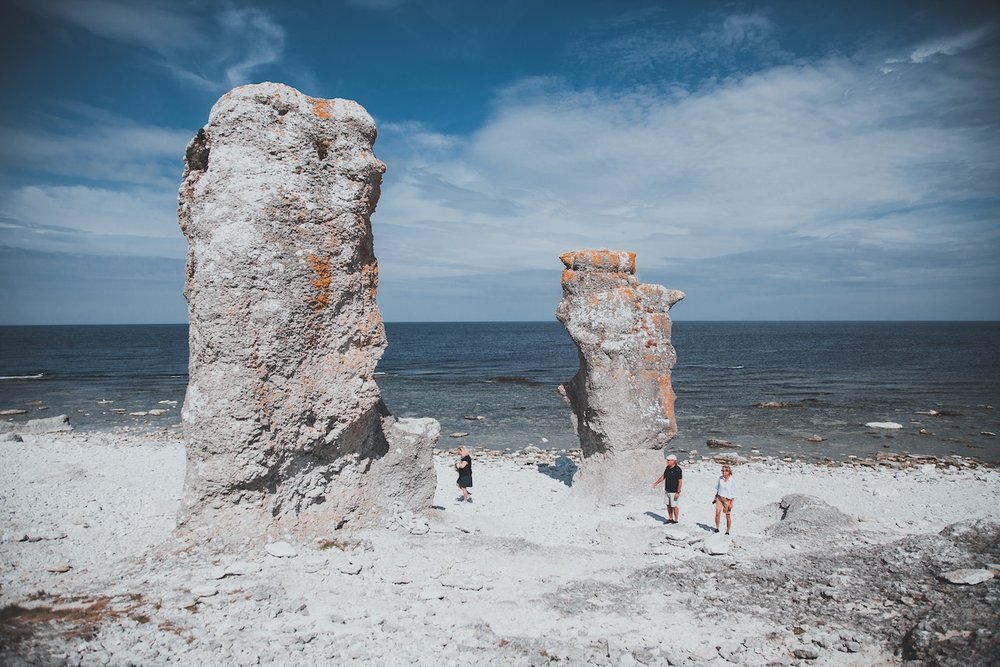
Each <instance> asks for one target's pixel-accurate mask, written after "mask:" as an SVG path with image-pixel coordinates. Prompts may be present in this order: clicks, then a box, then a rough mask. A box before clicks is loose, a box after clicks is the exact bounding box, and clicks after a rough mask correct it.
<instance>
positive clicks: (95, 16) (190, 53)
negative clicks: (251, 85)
mask: <svg viewBox="0 0 1000 667" xmlns="http://www.w3.org/2000/svg"><path fill="white" fill-rule="evenodd" d="M17 1H18V2H19V4H21V5H22V6H23V7H24V8H25V9H28V10H30V11H34V12H38V13H42V14H46V15H48V16H51V17H54V18H56V19H59V20H61V21H64V22H65V23H68V24H70V25H74V26H76V27H78V28H82V29H83V30H86V31H88V32H90V33H92V34H94V35H97V36H99V37H103V38H106V39H110V40H113V41H116V42H121V43H124V44H129V45H132V46H136V47H140V48H141V49H143V50H145V51H146V52H147V54H148V56H149V57H151V58H152V60H153V62H154V63H155V64H157V65H159V66H160V67H162V68H163V69H164V70H166V71H167V72H170V73H171V74H172V75H173V76H175V77H176V78H177V79H179V80H180V81H182V82H183V83H185V84H188V85H195V86H198V87H199V88H202V89H205V90H209V91H213V92H221V91H223V90H226V89H228V88H231V87H233V86H236V85H241V84H244V83H248V82H250V81H251V79H252V77H253V76H254V74H255V73H256V72H257V71H258V70H259V69H260V68H261V67H264V66H266V65H270V64H273V63H276V62H278V61H280V60H281V58H282V55H283V51H284V44H285V31H284V29H283V28H282V27H281V26H280V25H278V24H277V23H276V22H275V21H274V19H273V18H272V17H271V16H270V14H268V13H267V12H265V11H263V10H261V9H256V8H252V7H247V8H240V9H225V10H222V11H220V12H218V13H215V14H212V13H205V12H206V10H205V9H203V8H201V7H199V6H198V5H187V4H179V3H175V2H142V3H135V2H131V1H130V0H89V1H88V2H78V1H77V0H42V1H41V2H33V1H31V2H29V1H28V0H17Z"/></svg>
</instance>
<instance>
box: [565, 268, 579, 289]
mask: <svg viewBox="0 0 1000 667" xmlns="http://www.w3.org/2000/svg"><path fill="white" fill-rule="evenodd" d="M575 275H576V271H574V270H573V269H563V272H562V284H563V285H566V284H568V283H571V282H573V277H574V276H575Z"/></svg>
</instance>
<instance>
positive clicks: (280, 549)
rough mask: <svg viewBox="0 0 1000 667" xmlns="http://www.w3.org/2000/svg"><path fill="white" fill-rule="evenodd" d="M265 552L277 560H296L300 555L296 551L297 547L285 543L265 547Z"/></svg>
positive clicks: (273, 543) (275, 543)
mask: <svg viewBox="0 0 1000 667" xmlns="http://www.w3.org/2000/svg"><path fill="white" fill-rule="evenodd" d="M264 551H266V552H267V553H269V554H270V555H272V556H274V557H275V558H295V557H296V556H298V555H299V552H298V550H296V549H295V547H293V546H292V545H291V544H289V543H288V542H284V541H282V542H272V543H271V544H268V545H266V546H265V547H264Z"/></svg>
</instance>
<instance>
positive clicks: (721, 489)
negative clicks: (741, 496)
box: [715, 465, 736, 535]
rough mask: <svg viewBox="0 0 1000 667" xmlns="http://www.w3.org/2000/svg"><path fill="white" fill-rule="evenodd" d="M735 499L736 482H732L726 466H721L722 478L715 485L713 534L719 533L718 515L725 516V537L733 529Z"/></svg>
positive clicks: (731, 475) (731, 474)
mask: <svg viewBox="0 0 1000 667" xmlns="http://www.w3.org/2000/svg"><path fill="white" fill-rule="evenodd" d="M735 499H736V482H735V480H733V470H732V468H730V467H729V466H727V465H724V466H722V476H721V477H719V481H717V482H716V483H715V532H719V518H720V515H722V514H723V513H725V515H726V535H728V534H729V530H730V529H731V528H732V527H733V517H732V514H730V513H731V512H732V511H733V501H734V500H735Z"/></svg>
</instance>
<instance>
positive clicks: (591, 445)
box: [556, 250, 684, 457]
mask: <svg viewBox="0 0 1000 667" xmlns="http://www.w3.org/2000/svg"><path fill="white" fill-rule="evenodd" d="M560 259H561V260H562V262H563V264H565V266H566V269H565V270H564V271H563V276H562V289H563V298H562V301H560V302H559V306H558V307H557V308H556V318H557V319H558V320H559V321H560V322H562V323H563V325H564V326H565V327H566V330H567V331H568V332H569V335H570V337H571V338H572V339H573V342H575V343H576V347H577V350H578V351H579V355H580V370H579V371H578V372H577V374H576V375H575V376H574V377H573V379H572V380H571V381H570V382H568V383H567V384H565V385H563V386H562V388H561V389H562V391H563V393H564V395H565V396H566V399H567V401H568V402H569V404H570V407H571V408H572V410H573V424H574V427H575V428H576V432H577V435H579V437H580V445H581V447H582V449H583V455H584V457H591V456H594V455H595V454H613V453H615V452H621V451H626V450H644V449H650V448H657V449H658V448H662V447H663V445H664V444H666V443H667V442H669V441H670V440H671V438H673V437H674V436H675V435H676V434H677V424H676V423H675V421H674V392H673V389H672V388H671V385H670V373H671V369H672V368H673V367H674V363H675V362H676V360H677V355H676V353H675V352H674V348H673V346H672V345H671V343H670V326H671V323H670V315H669V314H668V311H669V310H670V307H671V306H673V305H674V304H675V303H677V302H678V301H680V300H681V299H683V298H684V293H683V292H679V291H677V290H669V289H666V288H664V287H662V286H660V285H646V284H641V283H639V281H638V280H637V279H636V277H635V253H631V252H621V251H615V250H580V251H577V252H568V253H566V254H565V255H563V256H562V257H560Z"/></svg>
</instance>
